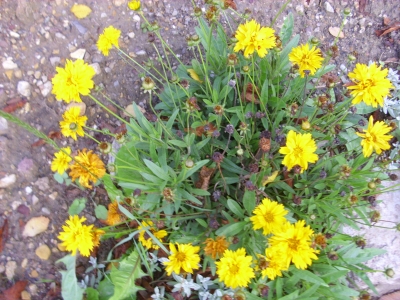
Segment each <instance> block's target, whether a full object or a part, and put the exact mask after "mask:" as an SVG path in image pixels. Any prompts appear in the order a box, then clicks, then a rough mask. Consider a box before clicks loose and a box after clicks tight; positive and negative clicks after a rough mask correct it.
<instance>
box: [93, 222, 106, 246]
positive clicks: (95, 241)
mask: <svg viewBox="0 0 400 300" xmlns="http://www.w3.org/2000/svg"><path fill="white" fill-rule="evenodd" d="M105 233H106V232H105V231H104V230H101V229H99V228H97V227H93V229H92V236H93V238H92V241H93V247H97V246H99V245H100V238H101V236H102V235H103V234H105Z"/></svg>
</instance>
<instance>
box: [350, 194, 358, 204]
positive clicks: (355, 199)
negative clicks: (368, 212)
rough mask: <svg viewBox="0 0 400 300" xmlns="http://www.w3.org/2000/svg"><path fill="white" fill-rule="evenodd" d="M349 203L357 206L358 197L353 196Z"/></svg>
mask: <svg viewBox="0 0 400 300" xmlns="http://www.w3.org/2000/svg"><path fill="white" fill-rule="evenodd" d="M349 202H350V204H351V205H354V204H356V203H357V202H358V197H357V195H351V196H350V198H349Z"/></svg>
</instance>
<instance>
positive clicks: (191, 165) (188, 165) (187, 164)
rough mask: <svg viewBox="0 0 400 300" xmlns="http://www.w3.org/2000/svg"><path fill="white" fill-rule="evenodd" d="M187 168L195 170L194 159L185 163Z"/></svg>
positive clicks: (189, 159)
mask: <svg viewBox="0 0 400 300" xmlns="http://www.w3.org/2000/svg"><path fill="white" fill-rule="evenodd" d="M185 167H186V168H188V169H190V168H193V167H194V161H193V159H191V158H188V159H187V160H186V161H185Z"/></svg>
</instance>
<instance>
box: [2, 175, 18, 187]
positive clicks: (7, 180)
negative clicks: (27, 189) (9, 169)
mask: <svg viewBox="0 0 400 300" xmlns="http://www.w3.org/2000/svg"><path fill="white" fill-rule="evenodd" d="M16 180H17V176H15V174H10V175H6V176H5V177H3V178H1V179H0V189H5V188H7V187H9V186H10V185H12V184H14V183H15V181H16Z"/></svg>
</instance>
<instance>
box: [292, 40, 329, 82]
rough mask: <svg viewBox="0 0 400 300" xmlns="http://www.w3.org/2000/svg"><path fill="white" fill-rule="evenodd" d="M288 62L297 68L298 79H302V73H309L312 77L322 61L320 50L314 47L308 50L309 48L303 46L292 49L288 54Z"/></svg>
mask: <svg viewBox="0 0 400 300" xmlns="http://www.w3.org/2000/svg"><path fill="white" fill-rule="evenodd" d="M289 60H290V61H291V62H292V63H293V64H295V65H297V66H298V67H299V73H300V77H304V71H309V72H310V75H314V74H315V72H316V71H317V70H318V69H319V68H320V67H321V65H322V61H323V60H324V59H323V57H322V53H321V50H319V49H317V48H316V47H315V46H313V47H312V48H311V49H310V46H309V45H308V44H305V45H300V46H297V47H295V48H293V49H292V51H291V52H290V54H289Z"/></svg>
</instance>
